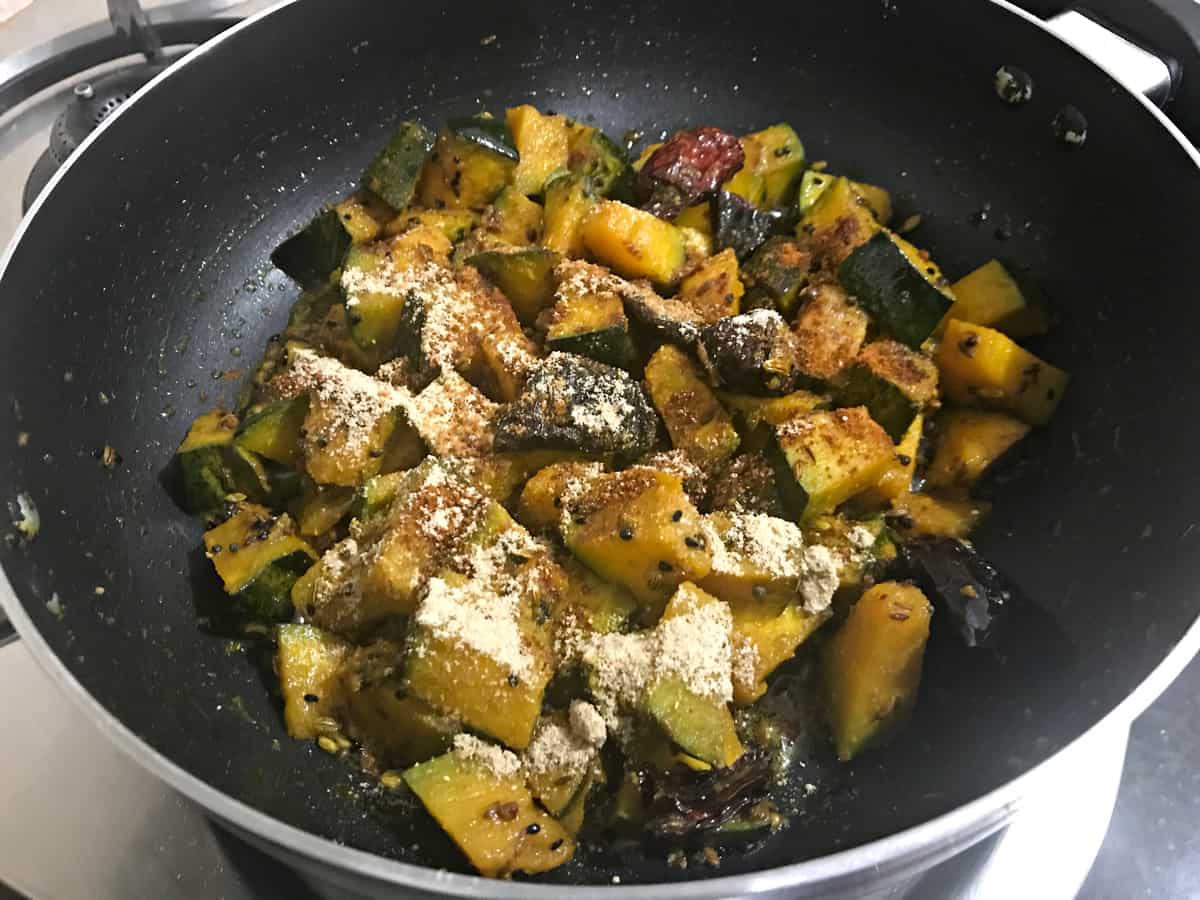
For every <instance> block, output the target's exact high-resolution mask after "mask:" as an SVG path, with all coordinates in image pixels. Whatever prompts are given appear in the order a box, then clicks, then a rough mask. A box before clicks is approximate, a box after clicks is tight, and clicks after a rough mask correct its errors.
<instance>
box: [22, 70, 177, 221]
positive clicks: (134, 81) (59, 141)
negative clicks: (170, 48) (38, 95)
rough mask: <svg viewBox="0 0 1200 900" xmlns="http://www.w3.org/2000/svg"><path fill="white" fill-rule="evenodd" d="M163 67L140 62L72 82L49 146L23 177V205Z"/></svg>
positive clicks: (51, 132)
mask: <svg viewBox="0 0 1200 900" xmlns="http://www.w3.org/2000/svg"><path fill="white" fill-rule="evenodd" d="M166 67H167V65H166V64H165V63H155V64H151V63H145V62H143V63H138V64H136V65H133V66H130V67H128V68H125V69H119V70H118V71H116V72H110V73H108V74H106V75H102V76H100V77H99V78H96V79H95V80H93V81H84V82H80V83H79V84H77V85H75V91H74V94H73V96H72V97H71V100H70V101H69V102H68V103H67V105H66V107H65V108H64V109H63V111H62V112H60V113H59V114H58V117H57V118H56V119H55V120H54V125H53V127H52V128H51V129H50V146H49V148H47V149H46V150H45V151H44V152H43V153H42V155H41V156H40V157H39V158H38V161H37V163H36V164H34V167H33V170H32V171H31V172H30V173H29V178H28V179H26V181H25V190H24V193H23V194H22V196H21V205H22V208H23V209H24V210H28V209H29V207H30V205H31V204H32V203H33V201H34V198H36V197H37V195H38V194H39V193H41V190H42V188H44V187H45V186H46V182H48V181H49V180H50V178H51V176H52V175H54V173H55V172H57V171H58V169H59V167H60V166H61V165H62V164H63V163H65V162H66V161H67V159H69V158H70V156H71V154H72V153H74V152H75V150H76V149H78V147H79V145H80V144H82V143H83V141H84V139H85V138H87V136H88V135H89V134H91V133H92V132H93V131H95V130H96V129H97V128H99V127H100V125H101V123H103V122H104V120H105V119H107V118H108V117H109V116H111V115H112V114H113V113H114V112H116V111H117V109H119V108H120V106H121V104H123V103H124V102H125V101H126V100H128V99H129V98H130V97H132V96H133V95H134V93H136V92H137V90H138V89H139V88H141V87H142V86H143V85H145V84H146V83H147V82H149V81H150V80H151V79H152V78H154V76H156V75H158V74H159V73H160V72H162V71H163V70H164V69H165V68H166Z"/></svg>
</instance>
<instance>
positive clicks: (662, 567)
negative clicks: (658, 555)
mask: <svg viewBox="0 0 1200 900" xmlns="http://www.w3.org/2000/svg"><path fill="white" fill-rule="evenodd" d="M658 571H660V572H670V571H671V564H670V563H669V562H667V561H666V560H665V559H660V560H659V561H658Z"/></svg>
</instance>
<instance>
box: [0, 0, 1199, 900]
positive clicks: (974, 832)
mask: <svg viewBox="0 0 1200 900" xmlns="http://www.w3.org/2000/svg"><path fill="white" fill-rule="evenodd" d="M295 2H298V0H280V2H279V3H276V4H275V5H273V6H271V7H268V8H267V9H265V10H263V11H261V12H259V13H257V14H255V15H252V16H249V17H248V18H246V19H244V20H243V21H241V22H239V23H238V24H236V25H234V26H233V27H231V28H230V29H228V30H227V31H225V32H223V33H222V34H220V35H218V36H217V37H215V38H213V39H212V40H211V41H209V42H208V43H206V44H204V45H202V46H200V47H199V48H197V49H196V50H195V51H193V52H192V53H191V54H189V55H188V56H187V57H185V58H184V59H183V60H181V61H180V62H179V63H177V64H176V65H175V66H172V67H171V68H170V69H168V70H167V71H165V72H163V73H162V74H161V75H159V76H158V77H156V78H154V79H153V80H152V81H150V82H149V83H148V84H147V85H146V86H145V87H143V88H142V89H141V90H139V91H138V92H137V93H136V94H134V95H133V97H131V98H130V99H129V100H128V101H126V102H125V103H124V104H122V106H121V107H120V109H118V110H117V112H116V113H114V114H113V115H112V116H110V117H109V118H108V119H106V120H105V122H104V123H103V124H102V125H101V126H100V127H99V128H98V129H96V130H95V131H94V132H93V133H92V134H91V135H90V136H89V137H88V138H87V139H86V140H85V141H84V142H83V144H81V145H80V148H79V150H78V151H77V152H76V154H75V155H74V156H73V157H72V159H71V160H68V161H67V163H66V164H65V165H64V166H62V167H61V168H60V169H59V170H58V172H57V173H56V174H55V175H54V177H53V178H51V180H50V182H49V183H48V184H47V185H46V187H45V188H44V189H43V190H42V192H41V194H40V195H39V196H38V198H37V200H36V201H34V203H33V205H32V206H31V207H30V209H29V212H28V213H27V214H26V215H25V217H24V219H23V220H22V221H21V224H20V226H19V227H18V229H17V232H16V234H15V235H14V236H13V238H12V240H11V241H10V242H9V244H8V247H7V248H6V249H5V252H4V255H3V258H2V259H0V283H3V278H4V274H5V273H6V272H7V270H8V266H9V264H10V263H11V261H12V258H13V255H14V253H15V251H16V248H17V246H18V245H19V244H20V242H21V239H22V237H23V236H24V234H25V231H26V230H27V229H28V227H29V225H30V223H31V222H32V221H33V218H34V217H35V216H36V215H37V213H38V211H39V210H40V209H41V207H42V204H43V203H44V202H45V199H46V197H47V196H48V195H49V194H50V192H51V191H52V190H53V189H54V188H55V186H56V185H57V184H58V182H59V181H60V180H61V179H62V178H63V177H64V176H65V174H66V172H67V171H68V169H70V167H71V166H72V165H73V163H74V162H75V161H76V160H78V159H79V158H80V156H81V155H82V154H83V153H84V152H86V151H87V149H88V147H90V146H91V144H92V142H93V141H95V140H97V139H98V137H99V135H100V134H102V133H103V132H104V131H105V130H106V129H108V128H111V127H112V126H113V123H114V122H115V121H117V120H118V119H120V118H121V117H122V116H123V115H125V114H126V113H127V112H128V110H129V109H130V108H131V107H133V106H134V105H135V104H136V103H137V102H138V101H139V100H140V99H141V98H142V97H143V96H144V95H145V94H146V93H147V92H148V91H150V90H153V89H154V88H155V87H156V86H157V85H158V84H159V82H161V81H163V80H164V79H166V78H170V77H171V75H172V74H173V73H174V72H176V71H179V70H181V69H182V68H183V67H184V66H187V65H189V64H191V63H193V62H195V61H196V60H197V59H199V58H201V57H202V56H203V55H204V54H206V53H208V52H209V51H211V50H212V49H213V48H214V47H216V46H218V45H219V44H221V43H222V42H223V41H225V40H227V39H229V38H231V37H232V36H233V35H235V34H237V33H238V32H240V31H241V30H242V29H244V28H249V27H251V26H253V25H254V24H255V23H257V22H258V21H259V20H260V19H262V18H265V17H267V16H270V15H271V14H273V13H274V12H276V11H278V10H280V9H282V8H284V7H287V6H290V5H291V4H293V3H295ZM989 2H991V3H993V4H995V5H996V6H999V7H1001V8H1002V9H1005V10H1007V11H1008V12H1010V13H1012V14H1013V15H1016V16H1019V17H1021V18H1022V19H1025V20H1026V21H1028V22H1029V23H1030V24H1031V25H1034V26H1037V27H1039V28H1041V29H1042V30H1043V31H1046V33H1047V34H1050V35H1051V36H1052V37H1054V38H1055V40H1058V41H1060V43H1062V44H1063V46H1064V48H1066V49H1067V50H1068V51H1069V52H1078V51H1075V50H1074V48H1072V47H1071V46H1070V45H1069V44H1067V43H1066V42H1065V41H1062V39H1061V38H1059V37H1058V36H1057V35H1054V33H1053V32H1051V31H1049V30H1048V29H1046V27H1045V23H1043V22H1042V21H1041V20H1040V19H1038V18H1037V17H1035V16H1033V15H1031V14H1029V13H1027V12H1025V11H1024V10H1022V9H1020V8H1018V7H1016V6H1014V5H1013V4H1012V3H1010V2H1008V0H989ZM1092 62H1093V63H1094V64H1096V65H1099V66H1100V68H1102V69H1103V68H1104V66H1103V65H1101V64H1099V63H1096V61H1094V60H1092ZM1105 71H1106V73H1107V74H1109V75H1110V76H1111V75H1112V73H1111V72H1108V70H1107V69H1105ZM1119 83H1120V82H1118V84H1119ZM1121 89H1122V90H1126V89H1125V88H1121ZM1131 93H1132V92H1131ZM1133 96H1134V97H1135V98H1136V99H1137V100H1138V102H1140V103H1141V104H1142V105H1143V106H1144V107H1145V108H1146V110H1147V111H1148V112H1149V113H1150V115H1151V116H1153V117H1154V118H1155V119H1156V120H1157V121H1158V123H1159V125H1161V126H1162V127H1163V128H1165V129H1166V130H1167V131H1168V133H1170V135H1171V136H1172V137H1173V138H1174V139H1175V140H1176V141H1177V142H1178V143H1179V145H1180V147H1181V148H1182V149H1183V150H1184V152H1186V153H1187V154H1188V156H1189V157H1190V158H1191V159H1192V161H1193V163H1194V164H1195V165H1196V167H1197V169H1198V170H1200V152H1198V151H1197V150H1196V148H1195V147H1193V146H1192V145H1191V144H1190V143H1189V142H1188V140H1187V138H1185V137H1184V135H1183V134H1182V132H1180V131H1179V129H1178V128H1177V127H1176V126H1175V125H1174V124H1173V123H1172V122H1171V121H1170V120H1169V119H1168V118H1167V117H1166V115H1165V114H1164V113H1163V112H1162V111H1161V110H1160V109H1158V107H1156V106H1155V105H1154V104H1153V103H1151V102H1150V101H1149V100H1147V99H1146V98H1145V97H1143V96H1141V95H1140V94H1136V93H1133ZM0 606H2V607H3V608H4V611H5V612H6V613H7V614H8V617H9V620H10V621H11V622H12V623H13V625H14V626H15V627H16V629H17V632H18V633H19V634H20V636H21V638H22V640H23V641H24V643H25V646H27V647H28V648H29V650H30V652H31V653H32V654H33V656H34V658H35V659H36V660H37V662H38V664H39V665H40V666H41V667H42V669H43V670H44V671H45V672H46V673H47V674H48V675H49V676H50V677H51V678H52V679H54V681H55V682H57V683H58V685H59V686H60V687H61V689H62V690H63V691H64V693H66V694H67V696H69V697H70V698H71V699H72V701H74V702H75V703H76V704H77V705H78V706H79V708H80V709H81V710H82V711H83V712H84V714H85V715H86V716H87V717H88V719H89V720H90V721H92V722H93V723H94V724H95V725H96V726H97V727H98V728H99V729H100V731H102V732H103V733H104V734H105V736H106V737H107V738H108V739H109V740H110V741H112V743H113V744H115V745H116V746H117V747H119V748H120V749H121V751H122V752H124V753H125V754H127V755H128V756H129V757H130V758H131V759H132V760H133V761H134V762H136V763H137V764H138V765H140V766H142V767H143V768H145V769H146V770H148V771H149V772H151V773H152V774H153V775H155V776H156V777H158V778H159V779H161V780H162V781H164V782H166V783H167V784H169V785H170V786H171V787H173V788H174V789H175V790H177V791H179V792H180V793H181V794H183V795H184V796H186V797H188V798H189V799H191V800H193V801H194V802H196V803H198V804H199V805H200V806H202V807H204V808H205V809H206V810H208V811H209V812H210V813H212V814H213V815H214V816H216V817H217V818H218V819H221V820H224V821H225V822H227V823H230V824H232V825H234V827H235V828H236V829H237V830H239V831H243V832H245V833H247V834H248V835H252V836H254V837H256V838H257V839H258V841H260V842H262V843H265V844H266V845H270V846H272V847H278V848H282V849H284V850H286V851H287V852H288V855H290V856H293V857H299V858H304V859H307V860H311V861H312V862H313V863H315V864H319V865H322V866H324V867H328V869H329V870H330V872H329V874H330V876H331V877H332V878H334V879H336V877H337V874H338V871H339V870H344V871H345V872H348V873H353V874H355V875H357V876H360V877H366V878H370V879H374V880H376V881H379V882H382V883H384V884H390V885H393V886H395V887H397V888H408V889H416V890H419V891H425V892H428V893H432V894H441V895H444V896H452V897H496V898H512V900H536V898H546V900H550V898H557V897H561V896H562V894H563V890H564V889H563V886H562V885H539V884H536V883H530V882H521V883H511V882H497V881H493V880H489V879H484V878H480V877H477V876H473V875H462V874H459V873H456V872H447V871H445V870H436V869H428V868H425V867H422V866H416V865H411V864H408V863H402V862H398V861H395V860H390V859H386V858H384V857H382V856H377V855H375V854H371V853H366V852H364V851H361V850H355V849H354V848H352V847H347V846H345V845H343V844H339V843H337V842H335V841H332V840H329V839H326V838H322V837H318V836H317V835H314V834H311V833H309V832H306V831H303V830H301V829H299V828H295V827H293V826H291V825H288V824H285V823H284V822H281V821H279V820H278V819H274V818H272V817H271V816H268V815H266V814H265V813H262V812H259V811H258V810H256V809H254V808H253V807H250V806H248V805H246V804H245V803H242V802H241V801H239V800H236V799H234V798H233V797H231V796H229V795H227V794H224V793H222V792H221V791H219V790H217V789H216V788H214V787H212V786H210V785H209V784H207V783H205V782H204V781H202V780H201V779H199V778H197V777H196V776H195V775H192V774H191V773H190V772H188V771H186V770H185V769H183V768H181V767H180V766H178V765H176V764H175V763H173V762H172V761H171V760H169V759H167V757H165V756H164V755H162V754H161V753H159V752H158V751H157V750H155V749H154V748H153V747H151V746H149V745H148V744H146V743H145V742H144V741H142V739H141V738H139V737H138V736H137V735H136V734H134V733H133V732H132V731H131V730H130V729H129V728H127V727H126V726H125V725H124V724H123V723H122V722H121V721H120V720H119V719H117V718H116V717H115V716H113V715H112V714H111V713H110V712H109V711H108V710H107V709H105V708H104V707H103V706H102V705H101V704H100V702H99V701H97V700H96V699H95V698H94V697H92V695H91V694H89V693H88V691H87V689H86V688H84V686H83V685H82V684H81V683H80V682H79V681H78V680H77V679H76V678H75V676H74V675H73V674H72V673H71V672H70V670H69V669H68V668H67V667H66V666H65V665H64V664H63V663H62V661H61V660H60V659H59V658H58V656H57V655H56V654H55V653H54V651H53V650H52V649H51V648H50V646H49V644H47V643H46V641H45V639H44V638H43V637H42V635H41V634H40V633H39V631H38V629H37V627H36V626H35V625H34V623H33V621H32V620H31V619H30V618H29V615H28V614H27V613H26V611H25V609H24V607H23V606H22V605H21V603H19V602H18V601H17V599H16V595H15V593H14V592H13V590H12V585H11V584H10V582H9V580H8V577H7V575H6V574H4V572H3V570H0ZM1197 653H1200V618H1198V619H1197V620H1196V621H1195V622H1193V623H1192V625H1191V627H1190V628H1189V629H1188V630H1187V632H1186V633H1185V634H1184V636H1183V638H1182V639H1181V640H1180V641H1179V643H1178V644H1176V645H1175V647H1174V648H1173V649H1172V650H1171V652H1170V653H1168V654H1167V656H1166V657H1165V658H1164V659H1163V661H1162V662H1161V663H1159V665H1158V666H1157V667H1156V668H1155V669H1154V670H1153V671H1152V672H1151V673H1150V674H1149V675H1148V676H1147V677H1146V678H1145V679H1144V680H1143V681H1142V683H1141V684H1139V685H1138V686H1137V687H1136V688H1135V689H1134V690H1133V691H1132V692H1131V693H1130V694H1129V696H1127V697H1126V698H1125V699H1124V700H1123V701H1121V703H1120V704H1118V705H1117V706H1116V707H1115V708H1114V709H1113V710H1112V711H1111V712H1110V713H1109V714H1108V715H1107V716H1105V717H1104V718H1103V719H1101V720H1100V721H1099V722H1097V723H1096V724H1095V725H1093V726H1092V727H1091V728H1090V729H1088V731H1086V732H1085V733H1084V734H1082V735H1080V736H1079V737H1078V738H1076V740H1075V741H1073V742H1072V743H1071V744H1068V745H1067V746H1066V747H1064V748H1062V749H1061V750H1059V751H1058V752H1057V753H1056V754H1054V756H1052V757H1050V758H1049V759H1047V760H1045V761H1044V762H1042V763H1040V764H1039V765H1037V766H1035V767H1034V768H1033V769H1030V770H1029V771H1028V772H1025V773H1024V774H1022V775H1020V776H1018V777H1016V778H1014V779H1013V780H1012V781H1010V782H1008V783H1007V784H1005V785H1003V786H1001V787H999V788H997V789H996V790H994V791H992V792H991V793H989V794H985V795H984V796H982V797H979V798H977V799H976V800H973V801H971V802H970V803H968V804H966V805H964V806H961V807H959V808H958V809H956V810H953V811H952V812H949V813H946V814H944V815H942V816H939V817H937V818H935V819H932V820H930V821H928V822H925V823H923V824H921V825H917V826H915V827H913V828H909V829H906V830H905V831H901V832H898V833H896V834H893V835H889V836H888V837H886V838H881V839H879V840H876V841H872V842H870V843H868V844H863V845H861V846H858V847H854V848H852V849H849V850H843V851H840V852H838V853H834V854H830V855H828V856H824V857H820V858H817V859H812V860H807V861H805V862H800V863H794V864H792V865H788V866H781V867H779V868H776V869H769V870H765V871H762V872H753V873H749V874H744V875H734V876H726V877H716V878H711V879H707V880H703V881H691V882H671V883H665V884H650V885H635V886H620V887H618V886H617V885H618V884H619V882H614V884H613V885H611V886H594V885H587V886H577V887H572V888H570V892H571V895H572V896H573V897H578V898H580V900H583V898H599V897H605V898H611V897H612V896H614V894H619V895H620V896H622V897H628V898H631V900H633V898H671V900H701V898H723V897H730V896H745V895H753V894H761V893H769V892H772V891H783V890H790V891H793V892H795V891H800V892H802V893H807V892H810V891H815V890H816V889H818V888H819V889H820V890H821V892H822V893H828V892H837V891H839V890H847V889H851V888H853V887H854V886H855V885H863V884H866V883H868V882H872V883H879V881H881V880H888V879H891V878H901V877H904V876H905V875H911V874H916V873H917V872H920V871H923V870H925V869H927V868H929V867H930V866H933V865H935V864H937V863H938V862H941V861H943V860H945V859H948V858H949V857H951V856H953V855H955V854H956V853H958V852H960V851H962V850H965V849H966V848H967V847H970V846H972V845H973V844H975V843H977V842H978V841H980V840H982V839H984V838H985V837H987V836H988V835H990V834H992V833H994V832H996V831H998V830H999V829H1000V828H1002V827H1003V826H1004V825H1005V824H1007V823H1008V822H1009V821H1011V819H1012V817H1013V816H1014V815H1015V814H1016V812H1017V811H1018V810H1019V809H1020V805H1021V799H1022V798H1023V797H1024V796H1025V795H1026V794H1027V792H1028V789H1029V787H1030V786H1031V784H1032V783H1033V782H1035V781H1036V780H1037V779H1038V778H1039V777H1040V776H1041V775H1042V773H1043V772H1044V771H1045V770H1046V769H1047V768H1048V767H1050V766H1052V764H1053V763H1054V762H1055V761H1056V760H1057V759H1058V758H1059V757H1061V756H1062V755H1063V754H1066V753H1068V752H1069V751H1071V750H1072V749H1073V748H1076V747H1078V746H1079V745H1080V744H1081V743H1086V741H1087V740H1088V739H1089V738H1090V737H1094V736H1095V735H1096V734H1097V733H1099V732H1103V731H1105V730H1108V729H1110V728H1116V727H1120V726H1126V727H1127V726H1128V725H1129V724H1130V723H1131V722H1132V721H1133V720H1134V719H1135V718H1136V717H1137V716H1138V715H1140V714H1141V713H1142V712H1143V711H1144V710H1145V709H1146V707H1147V706H1149V705H1150V703H1151V702H1153V701H1154V699H1155V698H1157V697H1158V696H1159V694H1161V693H1162V692H1163V691H1164V690H1165V689H1166V688H1167V686H1168V685H1170V683H1171V682H1172V681H1173V680H1174V679H1175V678H1176V677H1177V676H1178V675H1179V673H1180V672H1182V671H1183V669H1184V668H1185V667H1186V665H1187V664H1188V662H1189V661H1190V660H1191V659H1192V658H1193V657H1194V656H1196V655H1197ZM308 868H310V869H311V866H308Z"/></svg>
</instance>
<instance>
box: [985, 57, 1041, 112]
mask: <svg viewBox="0 0 1200 900" xmlns="http://www.w3.org/2000/svg"><path fill="white" fill-rule="evenodd" d="M992 83H993V86H994V87H995V89H996V96H997V97H999V98H1000V99H1001V100H1003V101H1004V102H1005V103H1007V104H1008V105H1009V106H1023V105H1024V104H1026V103H1028V102H1029V101H1030V99H1032V97H1033V77H1032V76H1031V75H1030V74H1029V73H1028V72H1026V71H1025V70H1024V69H1020V68H1018V67H1016V66H1010V65H1003V66H1001V67H1000V68H998V69H997V70H996V74H995V75H994V76H993V77H992Z"/></svg>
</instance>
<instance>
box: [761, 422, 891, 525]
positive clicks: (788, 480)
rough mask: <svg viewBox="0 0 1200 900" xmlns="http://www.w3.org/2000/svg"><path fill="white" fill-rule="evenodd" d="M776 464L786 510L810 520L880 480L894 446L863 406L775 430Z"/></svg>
mask: <svg viewBox="0 0 1200 900" xmlns="http://www.w3.org/2000/svg"><path fill="white" fill-rule="evenodd" d="M775 442H776V447H775V448H774V449H775V453H774V454H773V464H774V468H775V477H776V481H777V483H778V485H779V489H780V494H781V496H782V498H783V501H784V505H785V507H787V508H788V509H789V511H790V512H791V513H792V515H794V516H797V517H803V518H805V519H811V518H812V517H814V516H817V515H820V514H821V513H826V512H829V511H831V510H833V509H835V508H836V507H837V506H839V505H840V504H841V503H843V502H844V501H846V500H849V499H850V498H851V497H853V496H855V495H856V494H859V493H861V492H862V491H864V490H866V489H867V488H869V487H871V486H872V485H874V484H876V483H877V482H878V481H879V477H880V476H881V475H882V474H883V471H884V469H885V468H887V465H888V463H889V462H890V461H891V460H892V457H893V454H894V452H895V445H894V444H893V443H892V440H891V438H889V437H888V435H887V432H886V431H884V430H883V429H882V428H880V427H879V425H878V424H876V422H875V421H874V420H873V419H872V418H871V416H870V414H869V413H868V412H867V410H866V409H865V408H864V407H861V406H855V407H851V408H849V409H836V410H829V411H818V412H812V413H808V414H807V415H803V416H799V417H797V418H794V419H789V420H788V421H786V422H784V423H783V424H782V425H779V426H777V427H776V429H775Z"/></svg>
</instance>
